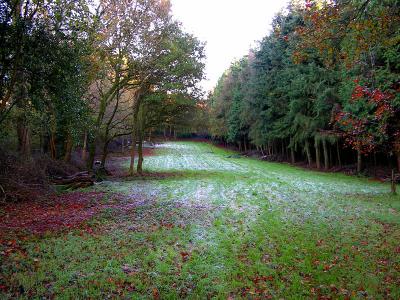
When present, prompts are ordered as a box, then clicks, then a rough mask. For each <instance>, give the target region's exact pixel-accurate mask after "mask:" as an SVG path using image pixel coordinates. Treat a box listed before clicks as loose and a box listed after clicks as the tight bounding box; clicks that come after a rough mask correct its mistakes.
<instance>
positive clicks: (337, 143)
mask: <svg viewBox="0 0 400 300" xmlns="http://www.w3.org/2000/svg"><path fill="white" fill-rule="evenodd" d="M336 152H337V158H338V164H339V167H340V168H341V167H342V158H341V157H340V149H339V142H336Z"/></svg>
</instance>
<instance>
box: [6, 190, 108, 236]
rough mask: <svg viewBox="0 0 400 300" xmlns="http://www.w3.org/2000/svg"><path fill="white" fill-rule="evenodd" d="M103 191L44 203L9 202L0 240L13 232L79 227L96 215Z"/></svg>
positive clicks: (55, 198)
mask: <svg viewBox="0 0 400 300" xmlns="http://www.w3.org/2000/svg"><path fill="white" fill-rule="evenodd" d="M103 196H104V193H102V192H90V193H82V192H73V193H69V194H64V195H61V196H53V197H51V198H50V199H48V200H44V201H30V202H20V203H9V204H6V205H4V206H3V207H2V208H1V210H0V211H1V218H0V238H1V237H4V236H5V235H7V234H8V233H10V232H20V233H21V232H28V233H31V234H42V233H45V232H47V231H59V230H63V229H71V228H76V227H78V226H79V225H81V224H82V223H83V222H84V221H86V220H88V219H89V218H90V217H92V216H93V215H94V214H96V213H97V212H98V210H99V208H100V207H101V206H98V205H97V204H98V203H99V201H100V200H101V198H102V197H103Z"/></svg>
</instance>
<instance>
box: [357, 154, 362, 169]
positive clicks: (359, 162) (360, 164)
mask: <svg viewBox="0 0 400 300" xmlns="http://www.w3.org/2000/svg"><path fill="white" fill-rule="evenodd" d="M361 171H362V156H361V150H357V173H358V174H360V173H361Z"/></svg>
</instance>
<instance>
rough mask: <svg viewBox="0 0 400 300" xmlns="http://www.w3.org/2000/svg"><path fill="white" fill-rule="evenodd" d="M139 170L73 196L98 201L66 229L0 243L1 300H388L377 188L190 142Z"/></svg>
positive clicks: (385, 238)
mask: <svg viewBox="0 0 400 300" xmlns="http://www.w3.org/2000/svg"><path fill="white" fill-rule="evenodd" d="M121 161H122V165H121V167H123V168H128V164H129V161H128V158H127V159H126V160H121ZM144 168H145V170H146V172H152V173H154V174H155V175H154V176H145V177H143V178H134V179H129V178H120V179H113V180H112V181H105V182H102V183H101V184H98V185H96V186H95V187H93V188H92V189H87V190H85V191H84V192H85V193H90V192H102V194H101V195H103V196H102V197H101V198H100V200H96V201H97V202H96V203H95V205H96V206H97V207H99V208H100V209H99V210H98V211H97V213H96V214H91V215H90V217H89V218H88V219H87V220H86V221H85V222H84V224H82V225H81V226H79V227H78V228H74V229H68V230H67V229H65V230H62V231H55V232H53V231H48V232H46V233H44V234H29V233H25V234H21V232H9V233H7V236H6V237H5V238H4V240H3V243H2V246H1V247H2V248H1V249H0V250H1V256H0V259H1V276H0V286H1V289H0V291H1V292H0V298H5V299H7V298H16V297H20V298H53V297H56V298H60V299H71V298H74V299H82V298H92V299H98V298H102V299H104V298H123V299H153V298H154V299H178V298H189V299H206V298H216V299H237V298H239V299H240V298H245V299H310V298H319V299H365V298H366V299H400V197H399V196H392V195H390V194H389V191H390V187H389V186H388V185H387V184H382V183H378V182H373V181H370V180H367V179H365V178H356V177H349V176H345V175H342V174H329V173H319V172H311V171H306V170H302V169H299V168H295V167H292V166H289V165H285V164H277V163H267V162H262V161H258V160H254V159H248V158H238V157H237V156H236V155H234V154H233V153H231V152H228V151H225V150H222V149H219V148H216V147H213V146H211V145H209V144H206V143H194V142H176V143H166V144H162V145H160V146H159V147H158V148H157V149H156V152H155V155H154V156H150V157H146V159H145V163H144ZM0 210H1V208H0ZM3 214H4V212H3ZM10 245H13V246H15V245H17V246H15V247H14V250H13V251H9V250H8V249H9V248H10Z"/></svg>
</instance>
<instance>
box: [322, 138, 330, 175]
mask: <svg viewBox="0 0 400 300" xmlns="http://www.w3.org/2000/svg"><path fill="white" fill-rule="evenodd" d="M322 148H323V149H324V166H325V170H328V169H329V154H328V145H327V144H326V140H322Z"/></svg>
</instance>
